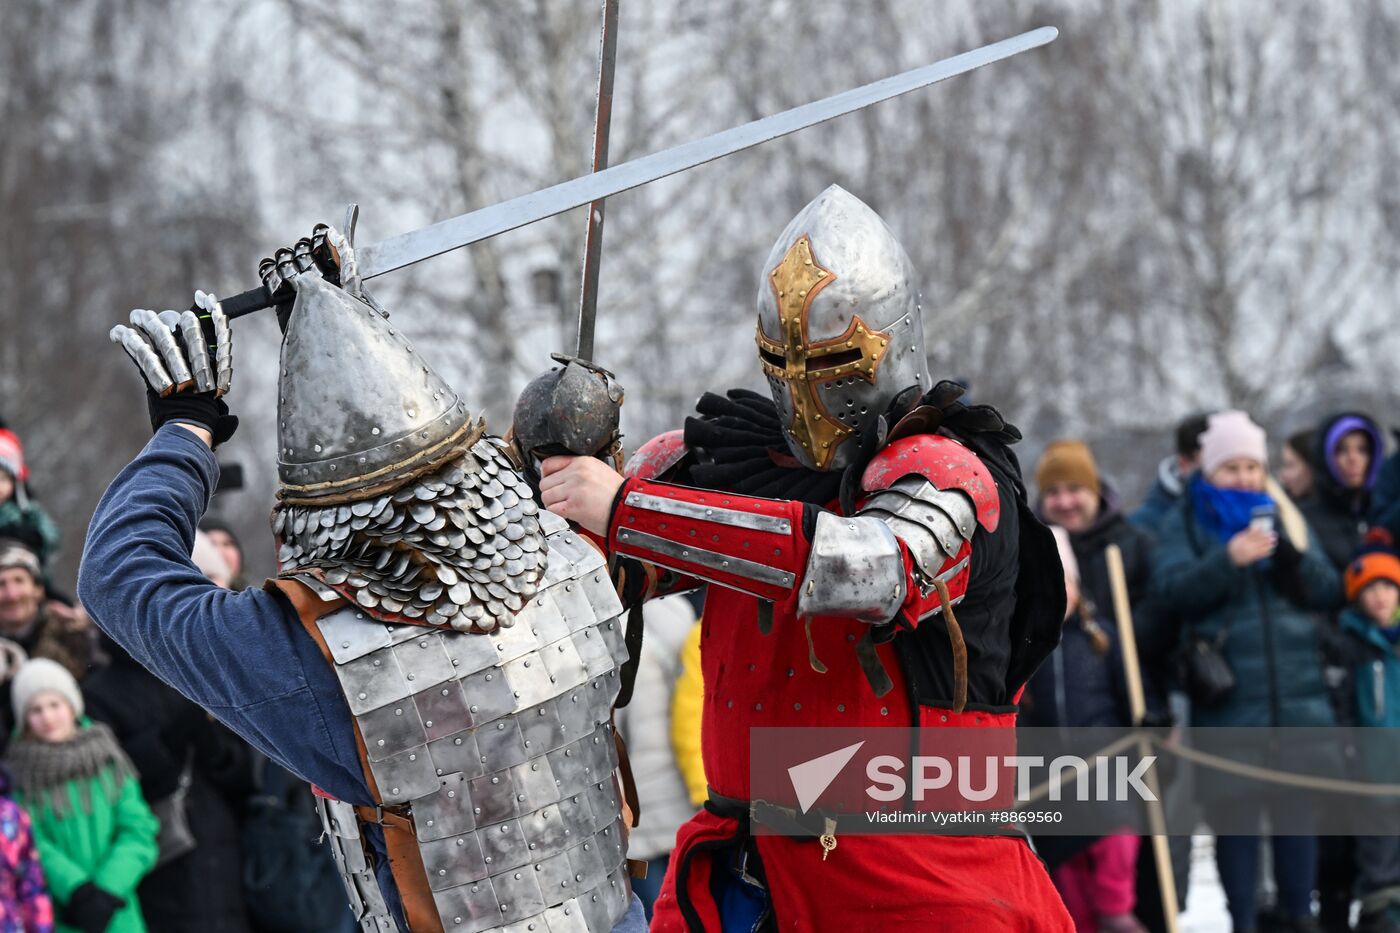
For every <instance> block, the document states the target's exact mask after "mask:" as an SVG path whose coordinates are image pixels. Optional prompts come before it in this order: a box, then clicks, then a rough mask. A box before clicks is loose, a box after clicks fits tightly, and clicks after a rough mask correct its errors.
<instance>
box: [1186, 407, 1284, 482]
mask: <svg viewBox="0 0 1400 933" xmlns="http://www.w3.org/2000/svg"><path fill="white" fill-rule="evenodd" d="M1237 458H1244V459H1249V460H1254V461H1257V462H1258V463H1259V464H1260V465H1261V466H1265V467H1267V466H1268V465H1269V442H1268V437H1267V436H1266V435H1265V434H1264V429H1263V428H1261V427H1259V425H1257V424H1255V423H1254V422H1253V421H1251V420H1250V417H1249V415H1247V414H1245V413H1244V412H1242V411H1239V410H1237V409H1231V410H1230V411H1222V412H1218V413H1216V414H1214V415H1211V416H1210V420H1209V421H1208V422H1207V423H1206V429H1205V431H1204V432H1203V433H1202V434H1201V472H1202V473H1204V474H1205V475H1206V477H1207V478H1209V477H1210V474H1212V473H1214V472H1215V470H1216V468H1217V467H1219V466H1221V465H1222V464H1224V463H1227V462H1229V461H1231V460H1234V459H1237Z"/></svg>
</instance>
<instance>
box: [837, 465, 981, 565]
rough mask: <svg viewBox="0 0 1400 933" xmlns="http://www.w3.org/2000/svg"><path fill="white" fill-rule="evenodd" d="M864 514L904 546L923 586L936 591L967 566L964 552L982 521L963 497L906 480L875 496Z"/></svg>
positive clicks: (919, 480) (919, 479)
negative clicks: (936, 584)
mask: <svg viewBox="0 0 1400 933" xmlns="http://www.w3.org/2000/svg"><path fill="white" fill-rule="evenodd" d="M859 514H860V515H861V516H863V517H868V518H871V519H874V520H876V521H879V522H880V523H881V524H884V525H886V526H888V527H889V528H890V529H891V531H893V533H894V535H895V536H896V537H897V538H899V540H900V541H902V542H904V545H905V546H906V547H907V548H908V549H909V553H910V556H911V557H913V559H914V566H915V568H916V570H917V575H918V577H919V578H920V585H921V586H924V585H925V584H926V585H927V586H929V587H930V588H931V587H932V586H933V583H934V581H935V580H948V579H950V578H951V577H953V576H955V575H956V574H958V573H959V572H961V571H962V570H963V569H964V568H966V566H967V563H968V560H967V557H966V555H965V554H964V549H965V548H966V547H967V546H968V545H969V544H970V543H971V541H972V535H973V533H974V532H975V530H976V528H977V516H976V514H975V513H974V511H973V508H972V503H971V501H970V500H969V499H968V497H967V496H966V495H964V494H963V493H961V492H957V491H954V490H941V489H938V488H936V487H935V486H934V485H933V484H932V483H930V482H929V481H928V480H926V479H924V478H923V477H921V476H907V477H904V478H903V479H901V480H899V481H898V482H896V483H894V484H893V485H891V486H890V487H889V488H888V489H884V490H881V491H880V492H877V493H876V494H875V495H873V496H871V497H870V498H869V499H868V500H866V502H865V504H864V505H863V506H862V507H861V509H860V513H859ZM960 556H962V557H963V558H964V559H962V560H958V558H959V557H960ZM950 564H951V566H950Z"/></svg>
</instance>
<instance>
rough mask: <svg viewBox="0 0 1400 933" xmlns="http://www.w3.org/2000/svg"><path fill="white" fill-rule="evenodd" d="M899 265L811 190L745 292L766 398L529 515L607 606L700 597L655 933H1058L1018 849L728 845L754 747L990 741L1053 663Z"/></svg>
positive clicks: (724, 410) (1011, 468)
mask: <svg viewBox="0 0 1400 933" xmlns="http://www.w3.org/2000/svg"><path fill="white" fill-rule="evenodd" d="M925 341H926V337H925V334H924V331H923V322H922V320H921V313H920V306H919V294H918V290H917V288H916V286H915V280H914V273H913V267H912V263H911V262H910V259H909V257H908V255H907V254H906V252H905V250H904V249H903V247H902V246H901V245H900V244H899V242H898V241H897V240H896V239H895V237H894V235H893V233H892V232H891V231H890V229H889V227H888V226H887V225H886V224H885V223H884V221H883V220H882V219H881V218H880V217H879V216H878V215H877V214H876V213H875V212H874V211H873V210H871V209H870V208H869V207H868V206H867V205H865V204H864V203H862V202H861V201H860V200H859V199H857V198H856V197H854V196H853V195H851V194H849V193H848V192H846V191H844V190H842V189H841V188H838V187H835V186H833V187H831V188H828V189H827V190H826V191H824V192H823V193H822V194H821V195H819V196H818V197H817V198H816V199H815V200H813V201H812V202H811V203H810V204H808V205H807V206H806V207H805V208H804V209H803V210H802V211H801V212H800V213H798V214H797V216H795V217H794V218H793V219H792V221H791V222H790V223H789V224H788V225H787V227H786V229H784V230H783V232H782V233H781V235H780V236H779V237H778V240H777V242H776V243H775V244H774V245H773V248H772V251H771V252H770V253H769V255H768V257H767V259H766V261H765V262H764V264H763V267H762V273H761V280H760V285H759V292H758V327H757V333H756V342H757V352H758V356H759V364H760V365H761V367H762V370H763V373H764V374H765V376H766V377H767V379H768V383H769V387H770V389H771V397H767V396H763V395H760V394H758V393H755V392H750V391H746V390H731V391H729V392H727V393H726V394H724V395H716V394H707V395H705V396H703V397H702V398H701V400H700V402H699V406H698V411H697V413H696V416H695V417H692V418H690V419H688V420H687V422H686V424H685V426H684V428H683V429H679V430H676V431H672V432H670V433H668V434H665V435H662V436H661V437H658V438H656V439H654V440H652V441H650V442H648V443H647V444H645V445H643V447H642V448H641V449H640V450H639V451H637V453H636V454H635V455H634V456H633V458H632V460H631V461H630V462H629V464H628V468H627V470H626V471H625V472H626V476H625V477H623V476H619V475H618V474H617V473H614V472H612V471H610V470H609V469H608V468H607V467H606V466H605V465H603V464H601V463H599V462H597V461H596V460H587V459H584V458H565V457H558V458H553V459H551V460H547V461H545V463H544V465H543V473H544V479H543V481H542V490H543V501H544V503H545V504H546V506H547V507H549V508H551V509H553V510H555V511H557V512H558V513H559V514H561V515H564V516H567V517H569V518H571V519H575V520H577V521H578V522H579V523H580V524H582V525H583V526H584V527H585V528H587V529H588V530H589V531H590V532H592V533H593V534H595V535H596V536H597V538H598V539H599V540H600V541H602V542H604V543H605V545H606V547H607V549H608V551H609V554H610V555H611V557H612V558H613V559H614V561H615V563H616V564H617V566H618V570H619V578H620V579H621V580H622V581H623V588H624V602H625V603H628V604H631V603H636V602H638V601H641V600H645V599H648V598H651V597H653V596H657V595H661V594H664V593H669V592H675V591H678V590H684V589H688V588H692V587H695V586H697V585H699V584H700V583H707V584H708V588H707V591H706V599H705V609H704V613H703V619H704V622H703V629H702V635H701V658H702V663H701V667H702V671H703V675H704V683H705V687H704V701H703V702H704V711H703V730H702V739H701V742H702V753H703V758H704V764H705V776H706V779H707V781H708V783H709V785H710V790H709V797H710V799H709V802H708V804H707V805H706V807H705V809H704V810H703V811H702V812H701V813H699V814H698V815H697V816H696V817H695V818H694V819H692V820H691V821H690V822H689V823H688V824H686V826H684V827H683V828H682V829H681V831H680V833H679V835H678V838H677V849H676V851H675V853H673V855H672V857H671V860H670V863H669V864H670V869H669V872H668V877H667V878H666V881H665V883H664V885H663V888H662V894H661V896H660V898H659V900H658V901H657V904H656V913H655V918H654V920H653V926H652V929H653V930H664V931H673V930H674V931H680V930H687V931H697V930H705V931H719V930H729V929H731V928H732V929H745V930H750V929H753V930H769V929H772V930H777V929H785V930H868V929H880V930H914V929H948V930H962V929H979V930H998V931H1012V930H1018V931H1019V930H1037V931H1069V930H1072V929H1073V925H1072V923H1071V921H1070V918H1069V916H1068V915H1067V914H1066V912H1065V910H1064V907H1063V905H1062V904H1061V902H1060V899H1059V896H1058V895H1057V894H1056V893H1055V891H1054V888H1053V887H1052V886H1051V884H1050V880H1049V878H1048V876H1047V875H1046V873H1045V870H1044V868H1043V867H1042V865H1041V863H1040V862H1039V860H1038V859H1037V858H1036V856H1035V854H1034V853H1033V852H1032V851H1031V849H1030V847H1029V846H1028V844H1027V843H1026V842H1025V841H1024V840H1022V839H1019V838H1013V837H1007V836H969V837H951V836H934V835H919V836H897V837H891V836H878V837H876V836H869V835H860V834H846V832H845V827H844V826H843V825H842V824H841V823H840V822H839V820H837V819H836V818H835V817H832V818H831V819H823V815H822V814H821V813H820V812H817V811H806V810H805V808H803V809H801V810H799V808H798V804H797V802H796V801H795V800H793V801H774V800H768V799H765V800H764V801H763V802H762V805H761V806H762V808H763V810H764V812H768V813H774V812H777V813H780V814H783V815H784V819H785V821H786V823H787V824H788V825H790V827H791V829H792V832H791V833H785V834H782V835H777V834H761V835H760V834H752V833H751V832H750V830H751V822H750V820H751V817H752V816H753V814H754V813H755V810H754V801H753V800H752V799H751V798H752V795H751V794H750V783H749V782H750V732H751V730H752V729H755V728H762V727H784V726H831V727H852V728H857V729H869V728H878V727H883V726H903V727H911V726H922V727H934V728H937V727H944V726H963V727H975V728H988V729H1004V730H1010V729H1011V728H1012V727H1013V726H1014V723H1015V716H1016V703H1017V701H1018V699H1019V697H1020V694H1021V691H1022V689H1023V687H1024V685H1025V683H1026V681H1027V679H1028V678H1029V676H1030V674H1031V673H1032V672H1033V671H1034V670H1035V668H1036V667H1037V666H1038V665H1039V663H1040V662H1041V661H1042V660H1043V659H1044V658H1045V657H1046V656H1047V655H1048V654H1049V653H1050V651H1051V650H1052V649H1053V648H1054V646H1055V644H1056V643H1057V642H1058V639H1059V625H1060V620H1061V619H1062V618H1063V605H1064V603H1063V600H1064V590H1063V586H1062V582H1061V580H1062V578H1061V576H1060V572H1059V565H1058V556H1057V553H1056V549H1055V545H1054V541H1053V537H1052V536H1051V534H1050V533H1049V530H1048V529H1046V528H1045V527H1044V526H1043V525H1041V524H1040V522H1038V521H1037V520H1036V519H1035V517H1034V516H1033V515H1032V513H1031V511H1030V509H1029V508H1028V507H1027V503H1026V495H1025V489H1024V486H1023V484H1022V481H1021V476H1020V470H1019V467H1018V465H1017V461H1016V458H1015V456H1014V454H1012V452H1011V450H1010V445H1012V444H1014V443H1015V442H1016V441H1017V440H1018V439H1019V437H1020V435H1019V433H1018V432H1017V430H1016V429H1015V428H1014V427H1013V426H1012V425H1010V424H1008V423H1007V422H1006V421H1005V420H1004V419H1003V418H1002V416H1001V415H1000V414H999V413H998V412H997V411H996V410H995V409H993V408H991V407H989V406H985V405H973V404H969V403H968V402H966V401H965V400H964V398H963V397H964V395H965V389H964V388H963V387H962V386H960V385H957V384H955V383H952V382H948V381H940V382H936V383H935V382H934V381H933V380H931V379H930V376H929V370H928V366H927V363H926V360H927V347H926V344H925Z"/></svg>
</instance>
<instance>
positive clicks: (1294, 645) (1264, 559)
mask: <svg viewBox="0 0 1400 933" xmlns="http://www.w3.org/2000/svg"><path fill="white" fill-rule="evenodd" d="M1267 471H1268V439H1267V437H1266V436H1265V434H1264V429H1263V428H1261V427H1259V425H1257V424H1255V423H1254V422H1253V421H1252V420H1251V419H1250V417H1249V416H1248V415H1247V414H1245V413H1244V412H1242V411H1223V412H1220V413H1218V414H1215V415H1212V416H1211V418H1210V421H1209V424H1208V426H1207V428H1206V430H1205V433H1204V434H1202V435H1201V472H1200V473H1198V474H1197V475H1196V476H1195V477H1194V478H1193V479H1192V481H1191V483H1190V487H1189V488H1188V490H1187V494H1186V496H1185V497H1184V501H1183V502H1182V505H1181V508H1180V509H1178V510H1177V511H1176V513H1175V514H1173V515H1170V516H1168V518H1167V520H1166V521H1165V522H1164V523H1163V525H1162V528H1161V531H1160V534H1159V537H1158V541H1157V547H1156V550H1155V551H1154V552H1153V587H1154V591H1155V593H1156V595H1157V598H1158V599H1159V600H1161V603H1162V605H1164V606H1166V607H1168V608H1169V609H1170V611H1171V612H1172V613H1173V615H1174V617H1175V618H1177V619H1178V620H1179V621H1180V626H1181V628H1180V635H1179V637H1180V646H1179V647H1180V649H1181V651H1182V653H1183V655H1189V654H1191V653H1196V654H1200V653H1202V652H1207V651H1208V652H1214V653H1216V654H1217V655H1218V657H1219V658H1220V659H1221V660H1222V661H1223V663H1224V665H1226V667H1228V670H1229V672H1230V675H1231V676H1230V677H1229V678H1222V677H1220V676H1218V668H1216V669H1215V673H1211V672H1209V671H1204V670H1202V669H1200V668H1199V667H1198V666H1192V665H1189V664H1188V665H1185V668H1184V674H1185V681H1186V683H1185V686H1186V689H1187V692H1188V693H1189V694H1190V697H1191V719H1190V724H1191V725H1192V726H1193V727H1231V728H1239V727H1252V728H1265V727H1285V728H1287V727H1313V728H1324V727H1327V726H1331V725H1334V718H1333V714H1332V707H1331V704H1330V702H1329V700H1328V695H1327V687H1326V684H1325V683H1324V680H1323V676H1322V663H1321V657H1320V654H1319V632H1318V625H1317V613H1318V612H1319V611H1322V610H1326V609H1328V608H1329V607H1331V606H1333V605H1335V604H1337V603H1338V602H1339V601H1340V599H1341V585H1340V579H1339V577H1338V575H1337V573H1336V571H1335V570H1334V568H1333V567H1332V564H1331V562H1330V561H1329V560H1327V558H1326V557H1325V556H1322V555H1321V554H1320V553H1319V552H1320V549H1319V548H1317V547H1315V546H1314V547H1307V548H1306V549H1303V550H1300V549H1299V547H1295V545H1294V542H1293V541H1292V540H1291V539H1290V537H1289V536H1288V535H1282V534H1279V532H1278V529H1277V522H1278V511H1277V508H1278V507H1277V504H1276V503H1275V502H1274V501H1273V499H1271V498H1270V496H1269V494H1268V493H1267V492H1266V491H1265V482H1266V479H1267V476H1268V472H1267ZM1308 537H1309V538H1311V537H1312V535H1311V532H1309V533H1308ZM1300 545H1301V542H1300ZM1307 753H1308V752H1307V749H1305V748H1303V747H1302V746H1301V745H1298V746H1294V747H1290V748H1289V749H1287V750H1286V751H1285V752H1284V753H1283V754H1284V759H1285V761H1283V762H1281V764H1280V767H1283V768H1284V769H1285V770H1287V769H1288V768H1293V769H1295V770H1306V767H1305V766H1300V765H1299V763H1298V760H1297V759H1295V758H1294V757H1291V756H1300V755H1306V754H1307ZM1199 791H1200V794H1201V797H1202V801H1203V804H1204V807H1205V815H1206V822H1207V823H1209V824H1210V825H1211V826H1212V828H1213V829H1215V830H1216V832H1217V834H1218V835H1217V838H1216V843H1215V859H1216V866H1217V868H1218V869H1219V872H1220V881H1221V885H1222V886H1223V887H1224V888H1225V895H1226V898H1227V900H1228V902H1229V907H1230V916H1231V919H1232V921H1233V923H1234V929H1236V930H1254V929H1257V928H1258V927H1259V922H1258V913H1257V907H1258V905H1257V900H1256V886H1257V883H1258V878H1259V849H1260V846H1259V838H1258V837H1259V835H1261V834H1262V832H1263V830H1262V829H1261V827H1262V825H1263V821H1264V817H1265V816H1266V815H1267V814H1270V812H1271V810H1272V808H1274V807H1276V806H1277V803H1276V802H1274V801H1272V800H1271V799H1270V798H1268V796H1267V795H1265V794H1261V793H1260V792H1259V791H1258V789H1257V787H1253V786H1251V785H1248V784H1245V783H1242V782H1241V781H1239V780H1238V779H1231V778H1229V777H1228V776H1223V775H1212V776H1209V779H1207V778H1206V777H1205V776H1203V777H1202V779H1201V782H1200V785H1199ZM1274 815H1275V817H1276V816H1277V814H1274ZM1293 816H1295V817H1297V816H1298V815H1297V814H1293ZM1270 822H1272V823H1274V824H1275V825H1277V824H1278V822H1279V821H1278V820H1277V819H1276V818H1275V819H1271V820H1270ZM1299 822H1300V820H1299V819H1296V818H1295V819H1294V820H1293V823H1292V825H1293V826H1297V825H1298V824H1299ZM1222 827H1225V829H1224V830H1223V832H1222ZM1270 845H1271V848H1272V855H1273V880H1274V882H1275V885H1276V886H1277V889H1278V903H1277V906H1276V914H1275V916H1274V917H1273V918H1272V923H1273V926H1272V927H1271V928H1273V929H1278V930H1287V931H1297V933H1306V931H1311V930H1316V929H1318V926H1317V921H1316V918H1314V917H1313V915H1312V891H1313V886H1314V882H1315V880H1316V877H1317V864H1318V847H1317V837H1316V836H1314V835H1288V836H1283V835H1276V836H1273V837H1272V838H1271V839H1270Z"/></svg>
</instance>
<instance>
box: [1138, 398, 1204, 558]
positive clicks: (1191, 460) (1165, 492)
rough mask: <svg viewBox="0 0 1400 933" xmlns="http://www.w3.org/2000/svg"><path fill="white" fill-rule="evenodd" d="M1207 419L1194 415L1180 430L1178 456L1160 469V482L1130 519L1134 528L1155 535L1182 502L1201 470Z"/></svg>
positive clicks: (1184, 421)
mask: <svg viewBox="0 0 1400 933" xmlns="http://www.w3.org/2000/svg"><path fill="white" fill-rule="evenodd" d="M1207 417H1208V416H1207V415H1206V414H1204V413H1201V414H1195V415H1191V416H1189V417H1187V418H1184V419H1182V421H1181V423H1180V424H1178V425H1177V426H1176V453H1174V454H1172V455H1171V456H1170V457H1167V458H1165V459H1164V460H1162V462H1161V464H1160V465H1159V466H1158V467H1157V478H1156V479H1154V480H1153V481H1152V487H1151V488H1150V489H1148V490H1147V497H1146V498H1145V499H1143V500H1142V505H1140V506H1138V509H1137V511H1136V512H1134V513H1133V514H1132V515H1130V516H1129V517H1128V520H1129V521H1131V522H1132V523H1133V524H1134V525H1140V526H1141V527H1143V528H1146V529H1147V530H1148V531H1151V532H1154V533H1155V532H1156V531H1157V529H1158V528H1160V527H1161V525H1162V522H1163V520H1164V519H1166V517H1167V515H1169V514H1170V513H1171V511H1172V510H1173V509H1175V508H1176V506H1177V503H1179V502H1180V501H1181V494H1182V492H1183V491H1184V490H1185V488H1186V481H1187V480H1188V479H1190V477H1191V474H1192V473H1194V472H1196V469H1197V468H1198V467H1199V466H1200V460H1201V432H1203V431H1204V430H1205V429H1206V418H1207Z"/></svg>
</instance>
